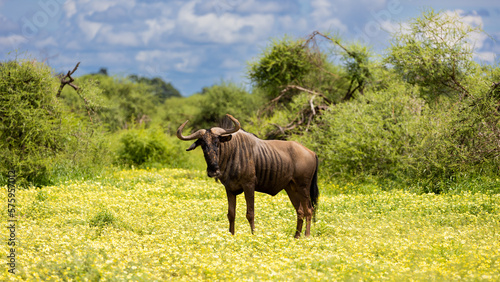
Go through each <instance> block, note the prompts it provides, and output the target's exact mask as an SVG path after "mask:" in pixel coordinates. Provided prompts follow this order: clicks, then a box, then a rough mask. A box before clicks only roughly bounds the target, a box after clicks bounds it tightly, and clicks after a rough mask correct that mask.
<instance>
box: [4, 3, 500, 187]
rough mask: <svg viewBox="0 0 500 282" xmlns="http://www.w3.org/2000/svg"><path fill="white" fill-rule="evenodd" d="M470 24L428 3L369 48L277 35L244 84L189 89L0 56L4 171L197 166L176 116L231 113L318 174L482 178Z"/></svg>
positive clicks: (485, 70)
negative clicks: (59, 72)
mask: <svg viewBox="0 0 500 282" xmlns="http://www.w3.org/2000/svg"><path fill="white" fill-rule="evenodd" d="M480 32H482V31H481V29H480V28H479V27H475V26H470V25H468V24H465V23H464V22H463V21H461V19H460V18H457V16H456V15H452V14H449V13H437V12H434V11H432V10H430V11H425V12H424V13H423V14H422V15H421V16H420V17H418V18H415V19H412V20H410V21H409V23H408V25H403V26H402V27H401V29H400V30H399V31H397V32H395V33H394V34H393V35H392V41H391V46H390V47H389V48H388V49H387V50H386V52H384V53H383V54H381V55H380V56H378V57H377V56H375V55H374V54H373V53H372V52H371V51H370V49H369V48H368V47H367V46H362V45H359V44H357V43H349V42H346V41H345V40H342V38H340V37H339V36H334V35H331V34H324V33H321V32H317V31H315V32H313V33H311V35H310V36H308V37H306V38H304V39H294V38H291V37H288V36H285V37H284V38H282V39H276V40H272V41H271V42H270V44H269V46H268V48H266V49H265V50H264V51H263V52H262V54H260V55H259V56H258V57H257V58H255V59H254V60H252V61H251V62H249V65H248V77H249V79H250V81H251V85H250V86H249V87H244V86H242V85H237V84H235V83H232V82H224V81H222V82H220V83H218V84H214V85H212V86H208V87H205V88H203V89H201V91H200V93H197V94H194V95H192V96H190V97H182V96H180V93H179V91H177V90H176V89H175V88H174V87H173V85H172V84H171V83H169V82H165V81H163V80H162V79H160V78H146V77H140V76H137V75H129V76H127V77H110V76H108V75H107V72H106V71H105V70H104V71H103V70H101V71H100V72H99V73H97V74H90V75H84V76H81V77H79V78H77V79H76V80H75V81H74V84H76V85H77V86H78V88H77V89H78V90H76V91H75V89H72V88H70V87H66V88H64V90H63V91H62V93H61V95H58V94H57V95H56V93H57V88H58V86H59V81H58V80H57V79H56V78H55V77H54V74H53V73H52V71H51V70H50V68H48V67H47V66H44V65H43V64H42V63H35V62H32V61H21V60H20V61H15V62H5V63H3V64H2V66H1V67H0V68H1V75H2V81H1V82H0V89H1V93H2V97H1V99H2V108H1V111H2V112H1V114H0V118H1V119H2V120H1V121H2V123H1V126H2V138H1V140H0V142H1V144H0V146H1V148H2V151H1V154H2V157H3V158H4V159H6V160H8V161H6V162H5V163H4V164H3V166H2V173H3V177H5V173H6V171H7V170H9V169H16V170H18V171H19V178H20V179H24V180H25V182H26V183H38V184H36V185H42V184H43V183H48V179H51V178H52V179H55V178H57V175H65V174H67V173H66V172H65V169H69V170H73V168H75V169H74V170H75V172H77V173H78V171H79V169H76V167H81V168H85V169H84V170H85V171H90V170H89V168H91V167H92V165H91V163H92V162H95V163H98V164H99V166H110V165H111V164H115V165H118V166H136V167H137V166H139V167H148V166H149V167H150V166H155V167H159V166H169V167H184V168H188V167H189V168H191V167H200V168H202V167H203V159H202V158H200V159H198V158H197V155H190V156H189V157H186V155H185V153H184V152H183V150H184V148H185V144H182V142H180V141H178V140H177V139H176V138H175V132H176V129H177V127H178V126H179V125H180V124H181V123H182V122H184V121H186V120H190V123H189V124H188V127H189V128H186V129H185V131H186V132H188V131H190V130H195V129H199V128H209V127H212V126H216V125H217V123H218V121H219V119H220V118H222V117H223V116H224V115H225V114H227V113H230V114H232V115H233V116H235V117H236V118H238V119H239V120H240V122H241V123H242V126H243V128H244V129H245V130H247V131H249V132H252V133H255V134H256V135H258V136H259V137H261V138H264V139H286V140H297V141H300V142H302V143H304V144H305V145H307V146H308V147H309V148H311V149H313V150H314V151H316V152H317V153H318V155H319V158H320V162H321V164H320V168H321V169H320V174H321V177H323V178H328V179H329V178H334V179H336V181H341V182H349V181H353V180H356V181H361V182H363V181H369V182H371V181H375V182H384V183H388V182H392V183H398V185H399V184H401V185H403V186H404V187H420V188H419V189H420V191H423V192H429V191H432V192H444V191H447V190H449V189H450V188H449V187H452V186H453V185H454V184H456V182H457V181H459V179H474V178H477V179H485V177H486V178H489V179H492V178H495V177H496V175H498V173H499V170H500V145H499V144H500V123H499V122H500V87H498V86H499V85H500V68H498V66H497V65H489V66H488V65H481V64H479V63H477V62H476V61H474V59H473V58H474V56H473V52H474V49H473V46H474V42H473V40H472V38H475V37H477V34H478V33H480ZM4 148H5V150H4ZM82 162H83V163H85V164H86V165H82ZM99 166H95V168H96V169H97V168H98V167H99ZM70 167H73V168H71V169H70ZM97 170H99V169H97ZM43 179H46V180H43ZM24 180H23V181H24Z"/></svg>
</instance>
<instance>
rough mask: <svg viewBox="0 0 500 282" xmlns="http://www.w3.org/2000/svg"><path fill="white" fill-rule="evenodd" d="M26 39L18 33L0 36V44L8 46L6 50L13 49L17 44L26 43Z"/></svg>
mask: <svg viewBox="0 0 500 282" xmlns="http://www.w3.org/2000/svg"><path fill="white" fill-rule="evenodd" d="M27 42H28V39H27V38H26V37H24V36H22V35H19V34H12V35H9V36H0V46H2V47H4V48H9V50H8V51H12V50H15V49H17V48H18V47H19V45H21V44H24V43H27Z"/></svg>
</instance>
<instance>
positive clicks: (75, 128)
mask: <svg viewBox="0 0 500 282" xmlns="http://www.w3.org/2000/svg"><path fill="white" fill-rule="evenodd" d="M75 70H76V68H75ZM60 85H61V82H60V80H58V79H57V78H56V77H55V76H54V73H53V72H52V69H51V68H50V67H48V66H46V65H44V64H43V63H39V62H36V61H33V60H16V61H8V62H4V63H2V64H0V103H1V105H0V127H1V130H0V157H1V158H2V160H3V162H2V164H0V169H1V173H2V174H3V175H5V174H6V173H7V171H8V170H15V171H16V174H17V179H18V182H19V184H20V185H23V186H26V185H36V186H41V185H45V184H48V183H50V182H51V181H52V179H51V173H52V169H54V167H55V166H57V164H60V163H66V164H67V165H71V166H72V167H77V166H80V165H82V164H83V163H84V162H85V161H86V160H88V159H89V158H94V157H98V156H101V154H102V149H103V148H102V147H100V146H102V143H99V141H95V140H94V139H92V138H91V136H92V135H94V136H95V135H98V134H97V133H96V134H94V131H95V128H94V127H93V126H92V123H91V122H90V120H89V117H88V116H87V117H86V119H83V118H80V117H78V116H76V115H75V114H74V113H72V112H71V111H70V110H69V109H68V108H67V107H66V104H65V103H62V101H61V99H62V98H58V97H57V95H58V89H59V88H60ZM80 86H81V87H79V88H78V95H80V97H82V98H84V99H85V100H86V104H87V106H88V109H89V110H94V109H96V108H97V107H96V104H95V103H93V102H92V101H90V98H91V97H95V95H98V91H97V90H96V89H95V88H94V87H93V85H85V84H82V85H80ZM75 87H76V86H75ZM96 150H97V151H98V152H97V151H96ZM93 161H95V160H93ZM88 164H89V163H86V164H85V165H88ZM91 165H93V164H91ZM68 169H70V168H69V167H68Z"/></svg>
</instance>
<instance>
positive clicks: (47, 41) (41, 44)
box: [35, 36, 58, 49]
mask: <svg viewBox="0 0 500 282" xmlns="http://www.w3.org/2000/svg"><path fill="white" fill-rule="evenodd" d="M57 45H58V44H57V42H56V40H55V39H54V37H52V36H50V37H47V38H44V39H42V40H40V41H37V42H36V43H35V46H36V47H37V48H40V49H41V48H45V47H48V46H57Z"/></svg>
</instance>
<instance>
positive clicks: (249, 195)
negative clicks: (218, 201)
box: [243, 188, 255, 234]
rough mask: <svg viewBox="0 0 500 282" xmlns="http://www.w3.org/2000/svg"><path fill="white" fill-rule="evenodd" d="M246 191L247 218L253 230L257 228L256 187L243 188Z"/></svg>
mask: <svg viewBox="0 0 500 282" xmlns="http://www.w3.org/2000/svg"><path fill="white" fill-rule="evenodd" d="M243 191H244V193H245V201H246V202H247V220H248V223H250V229H251V230H252V234H253V230H254V229H255V225H254V216H255V213H254V196H255V191H254V189H250V188H249V189H244V190H243Z"/></svg>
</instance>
